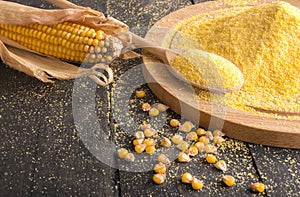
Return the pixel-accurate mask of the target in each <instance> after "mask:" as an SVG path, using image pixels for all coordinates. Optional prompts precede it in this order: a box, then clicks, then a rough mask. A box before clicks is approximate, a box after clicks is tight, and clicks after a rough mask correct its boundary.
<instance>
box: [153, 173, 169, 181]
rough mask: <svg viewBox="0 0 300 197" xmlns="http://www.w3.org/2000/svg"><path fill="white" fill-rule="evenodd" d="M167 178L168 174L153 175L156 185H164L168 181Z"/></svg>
mask: <svg viewBox="0 0 300 197" xmlns="http://www.w3.org/2000/svg"><path fill="white" fill-rule="evenodd" d="M166 178H167V177H166V174H162V173H158V174H154V175H153V177H152V180H153V182H154V183H156V184H162V183H164V182H165V181H166Z"/></svg>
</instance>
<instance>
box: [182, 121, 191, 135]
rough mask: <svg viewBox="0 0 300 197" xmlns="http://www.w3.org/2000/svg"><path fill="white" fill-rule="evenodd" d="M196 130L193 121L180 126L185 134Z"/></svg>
mask: <svg viewBox="0 0 300 197" xmlns="http://www.w3.org/2000/svg"><path fill="white" fill-rule="evenodd" d="M192 128H194V124H193V123H192V122H191V121H185V122H184V123H183V124H181V125H180V126H179V130H180V131H183V132H190V131H191V130H192Z"/></svg>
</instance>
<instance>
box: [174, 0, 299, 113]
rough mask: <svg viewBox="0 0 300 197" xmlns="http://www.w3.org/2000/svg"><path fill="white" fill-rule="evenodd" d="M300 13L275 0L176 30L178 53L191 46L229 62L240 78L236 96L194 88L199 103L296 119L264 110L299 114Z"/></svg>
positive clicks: (230, 10)
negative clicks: (242, 77)
mask: <svg viewBox="0 0 300 197" xmlns="http://www.w3.org/2000/svg"><path fill="white" fill-rule="evenodd" d="M299 28H300V10H299V9H298V8H296V7H294V6H292V5H290V4H289V3H287V2H283V1H279V2H274V3H265V4H261V5H258V6H240V7H232V8H225V9H220V10H217V11H213V12H209V13H204V14H200V15H198V16H194V17H191V18H189V19H187V20H185V21H183V22H181V23H179V24H178V25H177V30H179V31H180V32H182V33H183V34H185V35H187V37H189V38H191V39H192V41H187V40H186V39H182V42H181V43H180V44H179V46H180V47H181V48H191V47H192V46H194V45H195V44H194V43H197V45H199V44H200V45H201V47H203V48H204V50H207V51H208V52H211V53H215V54H217V55H220V56H222V57H224V58H226V59H228V60H229V61H231V62H233V63H234V64H235V65H236V66H237V67H238V68H239V69H240V70H241V71H242V73H243V75H244V80H245V81H244V84H243V86H242V88H241V89H240V90H238V91H235V92H232V93H226V94H225V97H224V96H223V95H217V94H216V95H214V94H213V96H212V94H211V93H210V92H208V91H203V90H200V89H196V92H197V96H198V97H199V99H204V100H209V99H214V100H215V102H222V103H224V99H225V101H226V102H225V103H226V105H228V106H230V107H232V108H236V109H239V110H243V111H247V112H251V113H255V114H260V115H265V116H272V117H277V118H290V119H300V116H290V115H284V114H283V113H281V114H276V113H267V111H264V110H272V111H280V112H289V113H290V112H294V113H299V111H300V99H299V97H300V80H299V76H300V74H299V73H300V71H299V70H300V63H299V62H300V33H299Z"/></svg>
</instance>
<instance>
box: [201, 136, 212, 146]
mask: <svg viewBox="0 0 300 197" xmlns="http://www.w3.org/2000/svg"><path fill="white" fill-rule="evenodd" d="M199 142H203V143H204V144H205V145H206V144H209V142H210V140H209V138H208V137H207V136H201V137H199Z"/></svg>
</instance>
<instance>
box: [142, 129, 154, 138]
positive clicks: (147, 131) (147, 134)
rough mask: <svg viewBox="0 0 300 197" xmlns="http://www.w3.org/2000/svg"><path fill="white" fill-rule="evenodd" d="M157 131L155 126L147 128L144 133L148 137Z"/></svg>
mask: <svg viewBox="0 0 300 197" xmlns="http://www.w3.org/2000/svg"><path fill="white" fill-rule="evenodd" d="M156 133H157V131H156V130H155V129H153V128H149V129H145V130H144V134H145V136H146V137H152V136H154V135H155V134H156Z"/></svg>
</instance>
